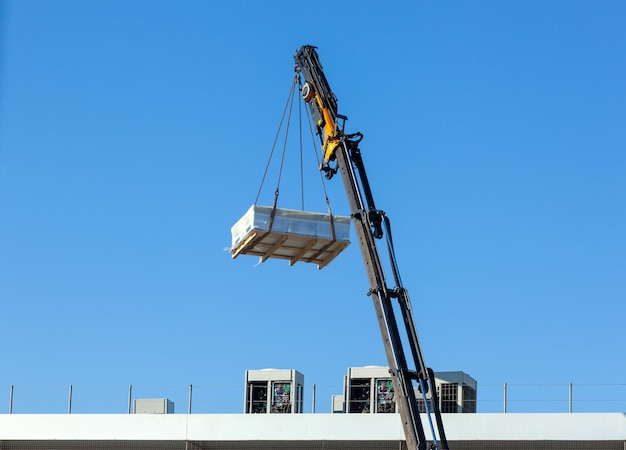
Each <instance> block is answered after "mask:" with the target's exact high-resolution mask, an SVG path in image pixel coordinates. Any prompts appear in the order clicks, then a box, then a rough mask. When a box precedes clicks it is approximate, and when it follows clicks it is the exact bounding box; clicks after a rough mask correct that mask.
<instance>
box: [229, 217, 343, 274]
mask: <svg viewBox="0 0 626 450" xmlns="http://www.w3.org/2000/svg"><path fill="white" fill-rule="evenodd" d="M231 234H232V246H231V250H230V252H231V254H232V257H233V258H236V257H237V256H239V255H242V254H243V255H254V256H259V257H260V258H261V262H265V261H266V260H267V259H268V258H278V259H286V260H288V261H289V265H290V266H291V265H293V264H295V263H296V262H299V261H301V262H308V263H313V264H317V267H318V269H322V268H323V267H325V266H326V265H328V263H330V262H331V261H332V260H333V259H334V258H335V257H336V256H337V255H339V253H341V252H342V251H343V250H344V249H345V248H346V247H347V246H348V245H349V244H350V217H347V216H335V215H331V214H323V213H313V212H306V211H298V210H293V209H284V208H276V207H272V206H258V205H253V206H252V207H250V209H248V211H247V212H246V213H245V214H244V215H243V217H242V218H241V219H239V221H238V222H237V223H236V224H235V225H233V226H232V228H231Z"/></svg>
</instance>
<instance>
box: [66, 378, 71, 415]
mask: <svg viewBox="0 0 626 450" xmlns="http://www.w3.org/2000/svg"><path fill="white" fill-rule="evenodd" d="M67 413H68V414H72V385H71V384H70V391H69V394H68V397H67Z"/></svg>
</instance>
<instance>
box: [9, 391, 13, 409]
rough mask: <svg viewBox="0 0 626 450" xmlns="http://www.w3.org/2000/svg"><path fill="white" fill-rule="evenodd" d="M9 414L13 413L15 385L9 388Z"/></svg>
mask: <svg viewBox="0 0 626 450" xmlns="http://www.w3.org/2000/svg"><path fill="white" fill-rule="evenodd" d="M9 414H13V385H11V387H10V388H9Z"/></svg>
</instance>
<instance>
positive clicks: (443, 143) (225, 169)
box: [0, 0, 626, 412]
mask: <svg viewBox="0 0 626 450" xmlns="http://www.w3.org/2000/svg"><path fill="white" fill-rule="evenodd" d="M0 5H1V9H0V26H1V30H2V32H1V35H0V37H1V39H2V43H1V45H2V47H1V48H0V52H1V58H2V59H1V60H0V64H1V65H0V70H1V72H0V89H1V90H0V305H1V308H2V310H1V313H0V353H1V354H2V355H3V358H2V359H3V363H2V368H1V370H0V398H1V399H3V400H4V398H5V397H8V386H10V385H15V386H17V387H20V386H31V387H32V386H67V385H69V384H74V385H80V386H105V387H111V386H118V387H119V386H122V387H123V386H127V385H129V384H132V385H135V386H169V387H171V386H174V387H176V388H177V389H178V388H179V387H182V391H177V392H179V393H178V394H175V395H179V396H180V397H181V398H183V399H185V394H184V387H185V386H187V385H189V384H193V385H194V386H211V387H217V386H226V387H228V388H229V389H232V391H233V392H234V394H232V395H231V397H229V398H234V399H235V402H234V404H233V403H232V402H230V403H229V402H226V403H225V404H223V405H222V406H223V407H222V408H220V409H222V410H224V411H225V412H230V411H235V412H239V411H240V410H241V407H242V406H241V403H239V400H240V399H241V402H242V401H243V400H242V398H243V376H244V371H245V370H246V369H260V368H266V367H279V368H294V369H297V370H299V371H300V372H302V373H304V375H305V382H306V385H307V386H306V393H305V395H306V397H307V399H309V398H310V395H311V386H312V384H313V383H315V384H316V386H317V389H318V391H317V398H318V402H319V403H318V407H317V409H318V410H321V411H324V410H326V411H327V410H328V409H329V406H328V403H329V401H330V395H331V394H338V393H340V392H341V383H342V377H343V375H344V374H345V373H346V371H347V368H348V367H353V366H363V365H384V364H386V362H385V356H384V351H383V347H382V343H381V339H380V335H379V331H378V326H377V323H376V318H375V315H374V310H373V307H372V304H371V300H370V299H369V298H368V297H367V296H366V295H365V294H366V291H367V286H368V284H367V280H366V277H365V271H364V269H363V264H362V261H361V257H360V252H359V250H358V247H357V245H356V244H353V245H352V246H350V247H349V248H348V250H346V251H345V252H344V253H343V254H342V255H341V256H340V257H339V258H338V259H336V260H335V261H334V262H332V263H331V264H330V265H329V266H328V267H327V268H325V269H324V270H321V271H318V270H317V269H316V268H315V266H310V265H305V264H296V265H295V266H293V267H289V266H288V265H287V263H285V262H283V261H268V262H266V263H264V264H261V265H257V260H256V259H255V258H254V257H246V256H241V257H240V258H237V259H235V260H232V259H231V258H230V255H229V253H228V252H227V251H226V249H227V248H228V247H229V245H230V227H231V226H232V225H233V224H234V223H235V222H236V221H237V220H238V219H239V217H240V216H241V215H243V213H244V212H245V211H246V210H247V208H248V207H249V206H250V205H251V204H252V203H253V202H254V199H255V196H256V193H257V189H258V188H259V183H260V180H261V176H262V174H263V169H264V167H265V164H266V162H267V158H268V155H269V151H270V149H271V146H272V143H273V140H274V136H275V134H276V129H277V126H278V122H279V119H280V116H281V113H282V110H283V107H284V104H285V100H286V97H287V93H288V91H289V87H290V84H291V80H292V78H293V59H292V57H293V54H294V52H295V50H296V49H297V48H298V47H299V46H300V45H303V44H313V45H316V46H317V47H318V51H319V54H320V59H321V61H322V64H323V66H324V68H325V71H326V75H327V77H328V79H329V82H330V84H331V87H332V89H333V91H334V92H335V94H336V95H337V97H338V99H339V111H340V113H342V114H345V115H347V116H348V117H349V121H348V125H347V128H348V129H349V131H361V132H363V133H364V135H365V138H364V140H363V142H362V145H361V148H362V151H363V154H364V159H365V164H366V166H367V168H368V174H369V176H370V181H371V184H372V188H373V190H374V195H375V198H376V203H377V206H378V207H379V208H380V209H383V210H384V211H385V212H386V213H387V215H388V216H389V217H390V219H391V221H392V226H393V232H394V241H395V244H396V252H397V257H398V263H399V267H400V271H401V274H402V278H403V280H404V284H405V286H406V287H407V288H408V290H409V292H410V294H411V298H412V302H413V307H414V313H415V317H416V325H417V329H418V331H419V333H420V338H421V341H422V346H423V349H424V353H425V358H426V362H427V364H428V365H429V366H431V367H432V368H433V369H434V370H435V371H444V370H463V371H465V372H467V373H469V374H470V375H472V376H473V377H474V378H476V379H477V380H478V383H479V401H480V395H481V394H480V392H481V391H480V389H481V386H485V388H484V389H483V391H482V392H487V391H488V389H487V387H488V386H500V385H501V384H502V383H504V382H508V383H512V384H520V385H534V384H542V385H558V386H561V385H566V384H567V383H569V382H573V383H579V384H596V383H609V384H623V383H626V378H625V375H624V374H625V373H626V359H625V358H624V350H625V347H624V317H625V315H626V307H625V306H624V304H625V302H624V299H625V294H626V256H625V255H626V237H625V234H624V230H625V229H626V202H625V201H624V198H625V197H626V182H625V180H624V174H625V173H626V152H625V150H626V134H625V133H624V129H625V128H624V125H625V124H626V83H624V72H625V69H626V30H625V29H624V27H623V22H624V20H623V19H624V17H625V14H626V6H625V5H624V4H623V3H622V2H611V1H599V2H583V1H567V2H565V1H562V2H558V1H555V2H540V1H525V2H502V1H477V2H459V1H457V2H454V1H440V2H420V1H412V2H387V3H381V2H374V1H334V2H330V1H321V2H317V3H316V4H315V5H312V4H307V5H305V4H298V3H294V2H286V1H269V2H252V1H241V0H237V1H231V2H210V1H183V2H173V1H141V0H135V1H132V2H127V1H114V0H108V1H98V0H95V1H89V2H83V1H71V0H59V1H55V2H50V1H44V0H21V1H6V0H5V1H4V2H2V3H0ZM294 120H295V119H294ZM292 133H293V132H292ZM305 138H306V139H310V138H308V137H307V135H305ZM293 151H295V152H297V149H295V148H294V150H293ZM294 167H295V166H293V165H291V166H290V165H289V164H288V165H287V167H286V171H285V172H286V174H285V175H284V178H283V180H282V183H281V197H280V201H279V206H282V207H286V208H299V206H300V203H299V198H300V191H299V184H300V182H299V178H298V174H297V173H294V171H295V170H294ZM305 177H306V180H307V186H308V183H311V185H312V186H313V185H315V188H312V189H310V190H309V189H308V187H307V191H306V192H307V194H306V198H307V202H309V203H308V205H311V206H310V207H311V209H314V210H318V211H320V210H321V211H323V210H324V209H323V208H324V206H323V198H322V194H321V191H320V189H319V184H316V182H317V180H318V175H317V172H316V167H315V163H311V164H310V167H308V171H307V173H306V175H305ZM269 180H270V181H268V182H267V184H266V185H265V186H264V191H263V196H262V199H261V202H260V203H264V204H270V202H271V197H272V194H273V191H274V185H273V183H274V179H272V177H270V178H269ZM316 189H317V191H316ZM327 189H328V191H329V195H330V199H331V204H332V206H333V210H334V212H335V213H338V214H346V213H347V212H348V211H347V203H346V200H345V194H344V192H343V188H342V186H341V182H340V180H339V179H338V178H337V179H336V180H332V181H331V182H330V183H328V184H327ZM497 389H499V387H498V388H497ZM1 390H5V391H6V392H7V393H6V395H5V394H2V391H1ZM591 391H592V392H591V394H590V395H593V389H591ZM16 392H19V391H16ZM63 392H65V391H63ZM77 392H78V391H77ZM120 392H121V394H119V395H120V397H121V401H122V403H123V402H124V401H125V396H124V395H125V394H124V393H123V388H122V389H121V390H120ZM180 392H182V394H181V393H180ZM116 395H117V394H116ZM146 395H154V396H165V395H169V393H167V392H165V391H163V390H161V391H159V390H158V389H157V390H155V391H154V392H150V393H148V392H146ZM64 396H65V393H63V394H62V395H61V398H63V397H64ZM16 399H17V397H16ZM479 405H480V404H479ZM622 405H623V404H622ZM0 407H2V406H1V405H0ZM207 408H208V406H207ZM479 408H480V406H479ZM499 408H500V404H499V403H498V405H497V406H496V407H495V408H493V409H495V410H499ZM618 408H621V409H620V410H622V411H623V410H624V409H623V408H624V406H618ZM183 409H184V408H183ZM308 409H309V408H308V407H307V410H308ZM484 409H485V410H486V409H489V408H487V407H486V406H485V407H484Z"/></svg>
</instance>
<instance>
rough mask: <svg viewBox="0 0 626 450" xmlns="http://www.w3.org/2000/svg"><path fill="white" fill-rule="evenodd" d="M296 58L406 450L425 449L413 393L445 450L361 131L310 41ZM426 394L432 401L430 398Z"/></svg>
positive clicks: (430, 380) (429, 374)
mask: <svg viewBox="0 0 626 450" xmlns="http://www.w3.org/2000/svg"><path fill="white" fill-rule="evenodd" d="M294 61H295V64H296V71H297V72H299V73H301V75H302V77H303V78H304V84H303V85H302V89H301V94H302V98H303V99H304V101H305V102H306V103H307V105H308V106H309V110H310V111H311V117H312V119H313V123H314V126H315V129H316V134H317V135H318V136H319V138H320V143H321V146H322V151H323V159H322V163H321V165H320V170H322V171H323V172H324V174H325V176H326V178H328V179H331V178H332V177H333V176H334V175H335V174H336V173H337V172H339V173H340V174H341V178H342V180H343V184H344V187H345V190H346V194H347V196H348V203H349V205H350V213H351V217H352V222H353V224H354V228H355V233H356V237H357V240H358V243H359V247H360V249H361V254H362V257H363V262H364V264H365V270H366V272H367V278H368V281H369V291H368V295H369V296H371V297H372V300H373V302H374V309H375V311H376V316H377V318H378V324H379V327H380V332H381V334H382V339H383V344H384V347H385V353H386V356H387V361H388V364H389V372H390V375H391V379H392V382H393V385H394V387H395V398H396V404H397V407H398V411H399V413H400V417H401V420H402V426H403V429H404V434H405V438H406V444H407V448H408V449H409V450H426V448H427V445H428V442H427V440H426V434H425V431H424V425H423V424H422V420H421V417H420V408H419V406H420V404H419V403H418V400H417V394H416V391H417V392H419V393H420V394H421V395H422V396H423V400H424V402H423V405H424V407H425V410H426V416H427V418H428V423H429V425H430V431H431V435H432V437H433V440H432V442H431V443H430V448H431V449H433V448H434V449H437V450H449V449H448V443H447V440H446V436H445V432H444V428H443V421H442V418H441V413H440V410H439V402H438V399H437V390H436V388H435V375H434V372H433V370H432V369H430V368H428V367H427V366H426V363H425V362H424V357H423V354H422V350H421V347H420V342H419V339H418V335H417V331H416V328H415V322H414V319H413V309H412V307H411V300H410V298H409V294H408V292H407V290H406V289H405V288H404V286H403V285H402V281H401V279H400V273H399V271H398V266H397V263H396V257H395V252H394V249H393V241H392V236H391V228H390V221H389V218H388V217H387V215H386V214H385V213H384V211H382V210H380V209H378V208H377V207H376V205H375V203H374V197H373V195H372V190H371V188H370V184H369V181H368V178H367V174H366V171H365V166H364V164H363V158H362V156H361V151H360V149H359V143H360V142H361V140H362V139H363V134H361V133H359V132H357V133H346V132H345V131H344V129H345V122H346V119H347V117H346V116H344V115H341V114H339V113H338V107H337V98H336V97H335V94H334V93H333V91H332V90H331V89H330V86H329V84H328V81H327V79H326V76H325V75H324V71H323V69H322V65H321V64H320V61H319V57H318V54H317V50H316V47H314V46H312V45H304V46H302V47H300V48H299V49H298V50H297V51H296V53H295V55H294ZM383 236H384V237H385V238H386V239H385V240H386V242H387V248H388V254H389V261H388V265H387V266H386V267H391V272H392V275H393V278H392V281H393V285H392V286H390V284H389V281H388V279H387V277H386V274H385V269H384V266H383V262H382V260H381V257H380V253H379V250H378V246H377V241H378V240H381V239H382V238H383ZM394 302H396V306H395V308H394ZM396 310H399V312H400V315H401V322H400V324H399V323H398V319H397V318H396ZM403 340H404V342H403ZM405 343H408V346H409V348H410V352H409V355H408V356H409V357H407V354H406V353H405V351H404V345H405ZM428 392H430V395H431V398H432V402H429V401H428V398H427V393H428ZM433 418H434V421H433ZM435 427H436V428H437V432H435Z"/></svg>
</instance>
